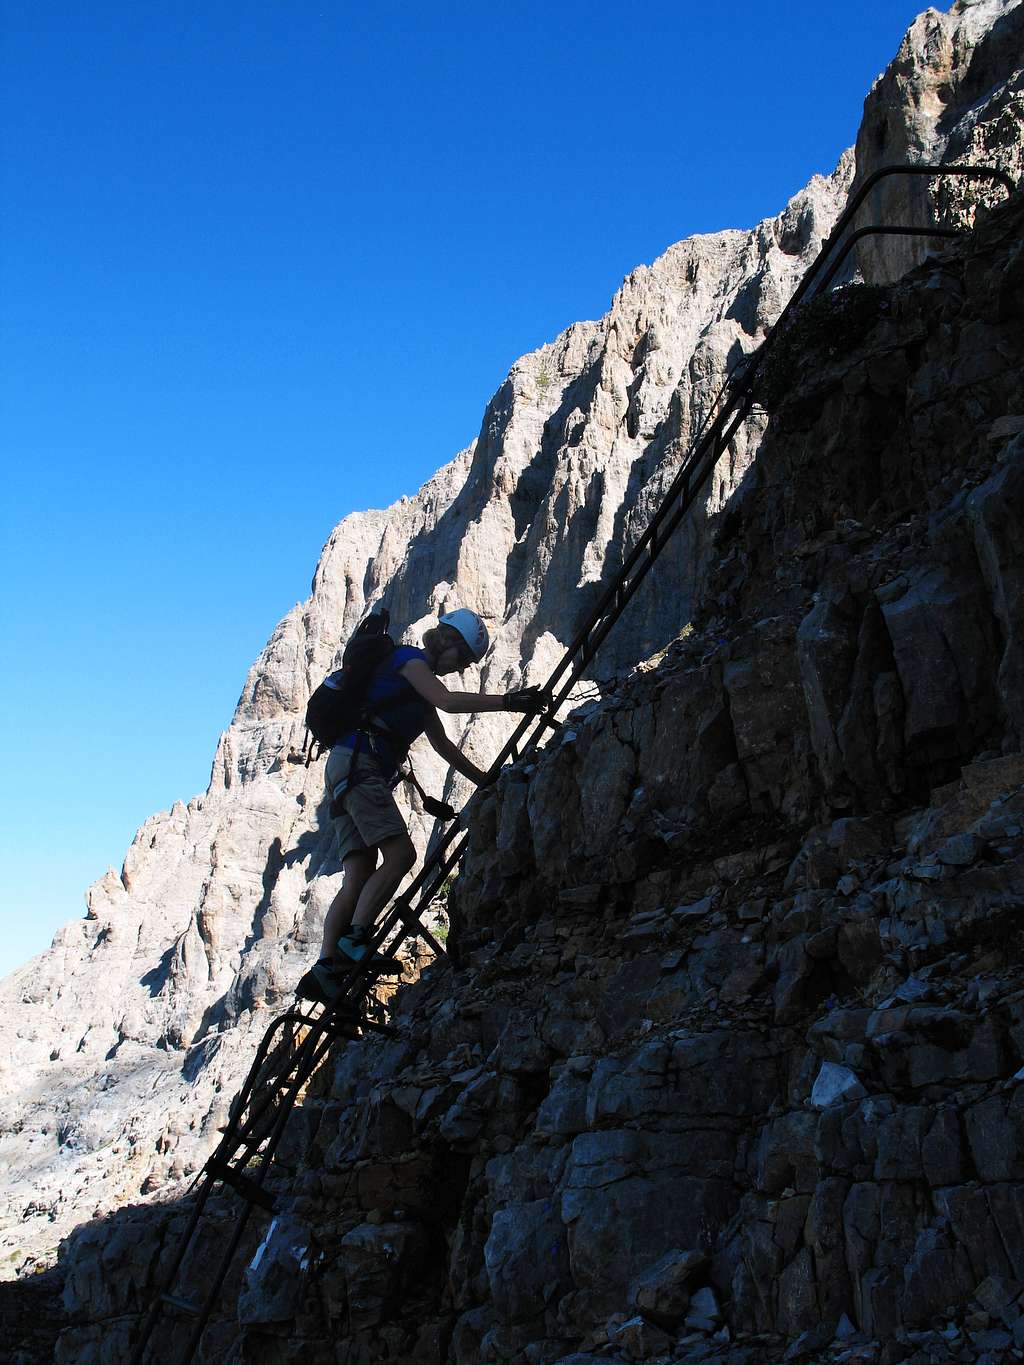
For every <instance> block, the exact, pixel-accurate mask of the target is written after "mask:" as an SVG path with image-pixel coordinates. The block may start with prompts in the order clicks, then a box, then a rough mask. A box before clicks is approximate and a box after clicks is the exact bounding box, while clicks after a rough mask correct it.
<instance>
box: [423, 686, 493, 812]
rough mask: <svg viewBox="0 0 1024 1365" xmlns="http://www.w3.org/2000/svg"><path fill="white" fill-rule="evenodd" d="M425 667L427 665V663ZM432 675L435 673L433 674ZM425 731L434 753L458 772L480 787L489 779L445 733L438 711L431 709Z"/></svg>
mask: <svg viewBox="0 0 1024 1365" xmlns="http://www.w3.org/2000/svg"><path fill="white" fill-rule="evenodd" d="M424 667H426V665H425V664H424ZM427 672H428V673H429V672H430V670H429V669H427ZM431 676H433V675H432V674H431ZM468 695H470V696H472V693H469V694H468ZM425 733H426V736H427V739H428V740H429V741H430V747H431V748H432V749H433V750H434V753H435V754H440V756H441V757H442V758H443V759H444V760H445V762H446V763H450V764H451V765H452V767H453V768H454V769H455V771H456V772H459V773H461V774H462V776H463V777H468V778H469V780H470V782H475V783H476V785H477V786H478V787H479V786H480V784H481V783H482V782H486V781H487V774H486V773H485V772H484V771H483V770H482V769H480V768H478V767H477V766H476V764H475V763H471V762H470V761H469V759H468V758H467V757H466V755H465V754H464V753H463V752H462V750H461V749H459V748H458V747H457V746H456V745H454V744H453V743H452V741H451V740H450V739H449V738H448V736H447V735H446V734H445V732H444V726H443V725H442V724H441V717H440V716H439V715H438V714H437V712H436V711H431V713H430V719H429V720H428V721H427V728H426V732H425Z"/></svg>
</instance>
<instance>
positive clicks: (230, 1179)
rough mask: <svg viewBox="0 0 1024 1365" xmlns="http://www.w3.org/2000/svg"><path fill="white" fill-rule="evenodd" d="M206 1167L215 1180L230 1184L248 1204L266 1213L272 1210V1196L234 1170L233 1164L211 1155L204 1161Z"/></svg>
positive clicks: (247, 1177)
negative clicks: (230, 1164)
mask: <svg viewBox="0 0 1024 1365" xmlns="http://www.w3.org/2000/svg"><path fill="white" fill-rule="evenodd" d="M206 1169H207V1171H208V1173H209V1174H210V1175H212V1176H213V1178H214V1179H215V1180H220V1181H222V1182H223V1183H224V1184H225V1185H230V1186H231V1188H232V1189H233V1190H236V1191H237V1192H238V1193H239V1194H240V1195H241V1196H242V1198H243V1199H245V1200H247V1201H248V1202H249V1203H250V1204H255V1205H256V1207H257V1208H260V1209H264V1210H265V1211H266V1212H267V1213H273V1212H274V1209H275V1203H274V1196H273V1195H272V1194H270V1193H269V1191H267V1190H265V1189H264V1188H263V1186H262V1185H257V1184H256V1181H255V1180H252V1179H251V1178H250V1177H249V1176H247V1175H243V1174H242V1172H241V1171H236V1170H235V1168H234V1167H233V1166H229V1165H228V1163H227V1162H226V1161H222V1160H220V1159H219V1158H217V1157H215V1156H212V1157H210V1159H209V1161H208V1162H207V1163H206Z"/></svg>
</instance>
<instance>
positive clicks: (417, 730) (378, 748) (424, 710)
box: [338, 645, 433, 775]
mask: <svg viewBox="0 0 1024 1365" xmlns="http://www.w3.org/2000/svg"><path fill="white" fill-rule="evenodd" d="M426 657H427V656H426V655H425V654H424V652H423V650H422V649H416V648H415V647H414V646H413V645H399V646H398V647H397V649H395V651H394V652H393V653H392V654H389V655H388V657H387V658H386V659H385V660H384V661H383V662H382V663H380V664H378V665H377V668H376V671H375V672H374V675H373V678H372V679H371V681H370V686H369V689H368V690H367V693H366V704H367V708H368V710H369V712H370V718H371V720H372V722H373V728H374V734H373V752H375V753H376V754H377V755H378V757H379V758H380V759H381V761H382V763H383V764H384V766H385V768H386V769H387V771H388V775H390V774H391V773H393V772H394V771H395V769H396V768H397V767H398V765H399V763H401V761H402V759H403V758H405V755H406V751H407V750H408V748H409V745H410V744H411V743H412V742H413V740H414V739H419V737H420V735H422V733H423V731H424V730H425V729H426V728H427V724H428V722H429V720H430V717H431V714H432V711H433V707H432V706H431V705H430V703H429V702H427V701H424V700H423V698H422V697H421V696H420V694H419V693H418V692H417V691H416V689H415V687H413V685H412V684H411V683H409V682H407V681H406V680H405V678H403V677H402V676H401V670H402V669H403V668H404V667H405V665H406V664H408V663H411V662H412V660H413V659H423V660H424V661H426ZM380 703H384V705H383V706H382V707H379V704H380ZM378 708H379V709H378ZM382 730H386V731H388V735H389V736H394V738H393V740H392V739H391V738H386V737H384V736H383V735H382V734H381V731H382ZM355 742H356V731H355V730H353V731H351V732H350V733H349V734H347V735H343V736H342V737H341V739H340V740H339V741H338V743H339V744H344V745H346V746H347V747H348V748H349V749H351V748H353V747H354V746H355ZM365 744H366V740H365V739H364V740H363V741H362V745H365ZM362 751H363V750H362V746H361V747H360V752H362Z"/></svg>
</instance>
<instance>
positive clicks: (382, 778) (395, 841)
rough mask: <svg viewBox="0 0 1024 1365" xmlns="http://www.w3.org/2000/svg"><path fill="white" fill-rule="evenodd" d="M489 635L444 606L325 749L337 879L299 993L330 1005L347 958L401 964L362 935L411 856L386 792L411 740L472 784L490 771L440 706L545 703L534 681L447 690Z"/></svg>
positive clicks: (381, 965)
mask: <svg viewBox="0 0 1024 1365" xmlns="http://www.w3.org/2000/svg"><path fill="white" fill-rule="evenodd" d="M489 643H490V641H489V638H488V634H487V627H486V626H485V625H484V623H483V621H481V619H480V617H479V616H477V614H476V613H475V612H472V611H468V610H466V609H465V608H459V609H458V610H456V611H450V612H447V613H446V614H445V615H444V616H442V617H440V618H439V620H438V624H437V625H436V626H434V627H432V628H431V629H430V630H428V631H427V632H426V633H425V635H424V636H423V648H422V649H416V648H415V647H413V646H411V645H399V646H398V647H397V648H396V649H394V651H393V652H392V653H391V654H389V655H388V656H387V658H385V659H384V660H383V661H382V662H381V663H380V664H379V665H378V666H377V668H376V669H375V670H374V673H373V675H372V678H371V681H370V684H369V689H368V692H367V694H366V697H367V707H366V709H367V719H368V722H369V723H368V724H365V725H363V726H361V727H360V728H358V729H356V730H352V731H350V732H349V733H348V734H345V735H343V736H342V737H341V738H340V739H339V740H338V741H337V742H336V743H335V744H334V745H333V746H332V747H331V751H330V754H329V756H328V759H327V775H326V776H327V791H328V794H329V796H330V798H331V814H332V815H333V816H334V817H335V818H336V820H337V828H338V849H339V854H340V857H341V861H342V866H343V869H344V880H343V882H342V886H341V890H340V891H339V892H338V894H337V895H336V896H335V897H334V900H333V901H332V902H331V905H330V908H329V910H328V911H327V914H326V916H325V918H324V936H323V944H322V947H321V950H320V958H319V961H318V962H317V963H316V964H315V965H314V966H313V967H312V969H311V970H310V971H308V972H307V973H306V974H305V976H304V977H303V978H302V980H301V981H300V982H299V987H298V993H299V995H300V996H301V997H302V998H304V999H307V1000H318V1001H320V1002H321V1003H322V1004H330V1003H331V1001H332V1000H333V998H334V996H335V994H336V993H337V990H338V987H339V984H340V977H339V971H340V970H343V969H344V968H345V967H348V966H350V965H351V964H353V963H361V962H365V963H367V965H369V966H370V967H372V968H373V969H374V970H375V971H377V972H391V973H394V972H396V971H400V970H401V968H400V967H399V966H398V964H397V961H396V959H394V958H392V957H387V956H385V955H384V954H381V953H373V954H372V955H371V949H370V946H369V939H370V937H371V933H372V929H373V923H374V920H375V919H376V918H377V915H378V914H379V913H380V911H381V909H382V908H383V907H384V906H385V905H386V904H387V902H388V901H389V900H390V899H391V897H392V896H393V895H394V893H395V891H396V890H397V888H398V885H399V883H400V882H401V880H402V878H403V877H404V876H405V875H406V873H407V872H409V871H410V869H411V868H412V865H413V863H414V862H415V861H416V850H415V848H414V846H413V842H412V840H411V839H410V837H409V832H408V830H407V829H406V826H405V821H404V820H403V819H402V815H401V812H400V811H399V809H398V805H397V803H396V801H395V798H394V796H393V795H392V788H393V787H394V785H395V784H396V782H397V781H398V780H399V779H398V778H397V775H396V774H397V770H398V767H399V764H400V763H401V762H402V761H403V760H404V758H405V755H406V752H407V750H408V748H409V746H410V744H412V742H413V740H414V739H417V738H418V737H419V736H420V735H422V734H425V735H426V737H427V739H428V740H429V742H430V744H431V746H432V748H433V749H434V751H435V752H436V753H438V754H440V755H441V757H442V758H443V759H446V760H447V761H448V762H449V763H450V764H451V766H452V767H453V768H455V769H456V771H457V772H460V773H462V775H463V776H464V777H468V778H469V779H470V781H472V782H475V783H476V784H477V785H478V786H480V785H482V784H484V783H486V782H487V781H488V774H487V773H485V772H483V771H482V770H481V769H480V768H478V767H477V766H476V764H474V763H472V762H470V760H469V759H468V758H467V757H466V756H465V754H463V753H462V752H461V751H460V750H459V749H458V748H457V747H456V746H455V745H454V744H453V743H452V741H451V740H450V739H449V738H448V736H447V734H446V733H445V730H444V726H443V724H442V723H441V718H440V716H439V715H438V711H439V710H440V711H448V712H449V713H451V714H460V713H463V712H469V711H519V712H523V713H525V714H527V715H539V714H540V713H541V712H542V711H544V709H545V707H546V705H547V701H546V699H545V697H544V696H543V694H542V693H541V691H540V689H539V688H538V687H523V688H518V689H516V690H515V691H512V692H506V693H503V694H502V693H497V694H494V693H487V692H450V691H449V690H448V688H447V687H446V686H445V685H444V683H442V682H441V681H440V679H441V678H442V677H443V676H445V675H446V674H449V673H461V672H462V670H463V669H465V668H468V667H469V665H470V664H474V663H479V662H480V660H481V659H482V658H483V656H484V655H485V654H486V652H487V649H488V645H489ZM375 708H378V709H379V712H380V713H381V714H375ZM378 853H379V854H380V857H381V863H380V866H379V867H378V866H377V855H378ZM368 955H370V956H369V962H367V958H368Z"/></svg>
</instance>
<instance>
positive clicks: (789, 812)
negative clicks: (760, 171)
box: [57, 197, 1024, 1365]
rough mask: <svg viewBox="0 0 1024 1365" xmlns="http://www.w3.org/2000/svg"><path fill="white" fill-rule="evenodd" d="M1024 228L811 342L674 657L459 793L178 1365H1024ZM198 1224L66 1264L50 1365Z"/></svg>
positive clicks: (204, 1256)
mask: <svg viewBox="0 0 1024 1365" xmlns="http://www.w3.org/2000/svg"><path fill="white" fill-rule="evenodd" d="M1022 223H1024V204H1022V202H1021V201H1020V198H1019V197H1018V199H1017V200H1016V201H1015V202H1013V203H1011V204H1010V205H1009V206H1007V207H1006V208H1003V209H1001V210H997V211H995V212H994V213H992V214H991V215H990V216H989V217H988V219H987V220H986V222H985V223H984V224H983V225H982V226H981V227H980V228H979V229H978V231H977V232H976V233H975V234H974V236H973V237H972V238H971V239H970V241H969V242H968V243H966V244H965V245H962V246H958V247H956V248H955V249H953V250H951V251H949V252H947V253H945V254H943V255H942V256H939V257H936V258H934V259H932V260H930V261H928V262H926V263H925V264H924V265H923V266H921V267H919V268H918V269H917V270H916V271H914V272H913V273H912V274H911V275H909V276H907V277H906V278H905V279H904V280H903V281H901V282H900V283H899V284H898V285H895V286H893V287H891V288H887V289H884V290H880V291H875V292H874V293H873V294H872V295H871V297H870V298H865V300H864V302H865V307H864V308H861V309H860V310H859V311H858V316H859V319H860V321H859V322H858V323H857V325H856V327H855V328H853V329H852V330H850V329H848V330H847V332H846V333H845V334H844V335H843V342H842V345H841V346H839V345H836V344H834V342H835V340H836V338H837V337H838V336H839V335H840V333H839V332H838V331H837V330H832V331H831V332H829V329H828V328H826V329H825V337H826V340H825V341H822V340H821V339H820V338H819V339H817V340H816V339H815V337H814V335H813V329H811V330H809V331H808V333H807V335H806V336H805V337H804V338H803V340H802V341H801V338H800V335H799V334H794V338H793V344H792V345H791V347H790V348H789V350H790V354H791V356H792V358H793V359H792V365H793V370H792V373H791V374H790V376H789V384H788V385H782V386H778V385H776V386H775V387H774V388H773V391H772V393H771V395H767V396H765V397H764V401H765V403H766V404H768V405H769V407H770V408H771V410H772V415H771V420H770V423H769V428H768V432H767V435H766V437H765V440H764V442H763V444H762V447H761V452H760V455H759V458H758V461H757V463H756V465H755V466H754V467H753V468H752V469H751V471H750V472H749V474H748V475H747V477H746V479H745V481H744V483H743V485H742V486H741V488H740V490H739V492H738V494H737V496H736V497H735V498H734V499H733V501H732V503H731V504H730V505H729V508H728V509H727V511H726V513H725V514H724V515H723V516H722V517H720V518H719V520H718V523H717V528H716V530H717V541H716V554H717V558H716V560H715V562H714V563H713V564H712V565H711V567H710V569H709V571H708V573H707V575H706V577H705V580H704V582H703V584H702V587H701V591H700V593H699V595H698V599H697V609H696V612H695V615H694V620H693V622H692V623H691V625H690V626H689V627H688V628H687V629H686V630H685V631H684V632H683V634H682V635H681V637H680V638H679V639H678V640H677V641H676V642H675V643H674V644H673V645H671V646H670V647H669V648H668V649H667V650H666V651H664V652H663V654H662V655H660V656H658V657H657V658H655V659H652V660H650V661H648V663H646V664H645V665H642V666H641V667H640V668H639V669H637V670H635V671H634V673H633V674H632V675H631V676H630V677H629V678H628V679H625V680H622V681H621V682H619V683H618V684H617V685H615V686H613V687H610V688H607V689H606V690H605V692H604V695H602V696H600V697H599V698H595V700H594V701H593V702H591V703H590V704H589V705H588V706H586V707H583V708H581V709H580V710H579V711H578V712H577V713H576V714H575V715H574V716H573V717H571V718H570V720H569V722H568V723H567V724H566V726H565V727H564V728H563V730H562V731H561V733H560V734H559V735H557V736H556V737H554V738H553V739H552V740H551V742H550V743H549V744H548V746H547V747H546V749H545V750H544V751H543V752H540V753H537V754H534V755H532V756H529V757H527V758H526V759H524V760H523V761H521V762H520V763H519V764H518V765H516V766H515V767H513V768H510V769H508V770H507V771H506V772H505V773H504V774H503V776H502V778H501V780H500V781H499V782H498V784H497V785H496V786H495V787H494V788H492V789H491V790H490V791H488V792H487V793H485V794H482V795H481V796H480V797H479V798H477V800H476V801H475V803H474V806H473V809H472V811H471V814H470V818H469V830H470V845H469V852H468V855H467V858H466V860H465V863H464V867H463V870H462V874H461V876H460V877H459V879H458V880H457V881H456V883H455V885H454V887H453V888H452V891H451V894H450V899H449V913H450V918H451V932H450V938H449V947H450V956H449V958H448V959H447V960H444V961H440V962H437V963H435V964H434V965H433V966H431V967H429V968H428V969H427V970H426V971H425V972H424V973H423V974H422V975H421V977H420V978H419V980H418V981H416V982H415V983H411V984H409V985H407V986H406V987H404V988H402V989H400V990H399V991H398V992H397V994H396V995H395V997H394V999H393V1001H392V1005H393V1020H394V1022H395V1023H396V1025H397V1027H398V1028H399V1031H400V1032H399V1037H398V1038H397V1039H395V1040H392V1041H369V1042H364V1043H360V1044H350V1045H348V1046H347V1047H344V1048H340V1049H339V1050H338V1051H336V1053H335V1054H333V1056H332V1058H331V1060H330V1062H329V1063H328V1064H327V1065H325V1066H324V1067H323V1068H322V1069H321V1071H320V1072H319V1073H318V1074H317V1075H316V1076H315V1077H314V1080H313V1083H312V1085H311V1087H310V1091H309V1093H308V1094H307V1096H306V1097H305V1102H304V1103H303V1105H302V1107H301V1108H300V1109H299V1110H298V1111H297V1112H296V1113H295V1115H294V1117H293V1119H292V1121H291V1124H290V1127H289V1133H288V1138H287V1141H286V1144H285V1146H284V1148H283V1150H282V1151H281V1153H280V1160H279V1162H277V1163H275V1169H274V1170H273V1171H272V1172H271V1174H270V1177H269V1184H270V1186H271V1188H273V1189H274V1190H275V1192H276V1194H277V1196H278V1203H279V1212H278V1215H277V1217H276V1219H274V1220H273V1221H272V1222H268V1221H266V1220H263V1221H259V1220H254V1227H253V1229H252V1235H251V1238H250V1241H249V1243H248V1245H247V1248H246V1254H245V1256H244V1258H240V1259H239V1262H238V1264H237V1266H236V1269H235V1274H234V1278H233V1280H232V1281H231V1282H230V1283H229V1285H228V1289H227V1292H226V1294H225V1297H224V1301H223V1303H222V1304H221V1305H220V1308H219V1310H218V1315H217V1317H216V1319H215V1321H214V1323H213V1325H212V1326H211V1328H210V1330H209V1331H208V1333H207V1336H206V1338H205V1340H204V1345H203V1349H202V1353H201V1356H200V1358H201V1359H203V1360H209V1361H213V1360H218V1361H220V1360H225V1359H245V1360H249V1361H261V1362H263V1361H265V1362H291V1361H299V1360H302V1361H303V1362H305V1363H306V1365H310V1363H311V1362H321V1361H322V1362H328V1361H330V1362H345V1363H346V1365H357V1363H358V1365H375V1362H378V1361H408V1362H419V1363H420V1365H441V1362H452V1363H453V1365H477V1362H482V1361H486V1362H491V1361H495V1362H496V1361H532V1362H545V1363H547V1362H561V1365H591V1362H593V1363H594V1365H596V1362H598V1361H605V1362H607V1361H614V1362H636V1361H659V1362H674V1361H700V1360H718V1361H727V1362H731V1365H756V1362H761V1361H772V1360H776V1359H787V1360H804V1361H826V1360H827V1361H848V1362H850V1361H873V1362H878V1365H891V1362H896V1361H913V1362H919V1363H923V1362H930V1361H946V1360H965V1361H968V1360H969V1361H990V1362H996V1361H1001V1360H1008V1359H1024V1128H1022V1124H1021V1117H1022V1113H1024V1089H1022V1082H1024V966H1022V953H1021V948H1022V944H1024V755H1022V753H1021V749H1022V738H1024V690H1022V687H1021V676H1022V674H1021V670H1022V668H1024V658H1022V653H1021V651H1022V630H1024V616H1022V603H1024V557H1022V555H1021V553H1020V550H1021V539H1020V527H1021V525H1022V524H1024V363H1022V362H1024V328H1022V326H1021V321H1022V316H1024V246H1022V239H1021V226H1022ZM835 306H836V308H837V309H839V308H841V307H842V306H843V304H842V303H838V302H837V304H836V305H835ZM837 316H838V314H837ZM844 325H845V324H844ZM829 336H831V338H832V341H831V342H830V341H829V340H828V337H829ZM776 378H777V376H776ZM232 1212H233V1205H232V1204H231V1202H230V1201H229V1200H227V1199H225V1200H224V1201H223V1202H222V1203H219V1204H215V1205H214V1213H213V1216H212V1218H211V1219H210V1225H209V1231H208V1232H207V1234H206V1237H205V1238H204V1241H203V1243H202V1246H201V1247H200V1249H199V1250H198V1251H197V1253H196V1255H195V1256H194V1257H193V1259H192V1262H191V1264H190V1267H189V1270H188V1277H189V1278H190V1279H191V1281H192V1291H193V1292H195V1293H196V1294H197V1295H198V1294H199V1293H200V1292H201V1286H202V1284H203V1281H204V1278H205V1276H206V1275H207V1274H208V1267H209V1264H210V1262H211V1259H212V1257H213V1256H214V1255H215V1254H216V1252H217V1249H218V1243H219V1239H220V1238H221V1237H222V1236H223V1234H224V1231H225V1229H226V1228H227V1226H228V1225H229V1220H230V1218H231V1217H232ZM186 1214H187V1204H186V1205H182V1204H169V1205H165V1206H163V1207H162V1208H160V1209H156V1210H154V1209H138V1210H127V1211H123V1212H121V1213H119V1214H117V1215H115V1216H114V1217H113V1218H109V1219H105V1220H97V1221H95V1222H94V1223H92V1224H90V1225H88V1226H86V1227H85V1228H83V1229H81V1230H79V1231H78V1232H76V1233H75V1234H74V1235H73V1236H72V1237H71V1238H70V1239H68V1241H67V1242H66V1243H65V1245H64V1247H63V1249H62V1255H61V1266H62V1271H63V1274H64V1279H65V1302H66V1305H67V1308H68V1312H69V1314H70V1323H71V1325H69V1326H68V1327H67V1328H66V1330H65V1331H64V1332H63V1334H62V1336H61V1338H60V1342H59V1345H58V1349H57V1358H58V1360H60V1361H65V1362H71V1361H76V1362H79V1361H86V1360H88V1361H97V1362H116V1361H121V1360H123V1359H125V1358H126V1355H127V1351H128V1344H129V1342H130V1340H131V1338H132V1335H133V1333H134V1332H135V1331H136V1330H137V1326H138V1321H139V1312H140V1310H141V1308H142V1306H143V1305H144V1304H145V1302H146V1300H147V1298H148V1295H149V1294H150V1293H151V1292H152V1288H153V1285H154V1283H155V1282H156V1279H157V1277H158V1274H159V1271H160V1266H161V1262H162V1259H163V1257H164V1255H165V1252H166V1249H167V1248H168V1247H170V1245H171V1244H172V1241H173V1238H174V1237H175V1236H176V1234H177V1232H178V1231H180V1228H181V1225H182V1223H183V1220H184V1218H185V1216H186ZM185 1292H188V1286H187V1285H186V1286H185Z"/></svg>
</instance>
